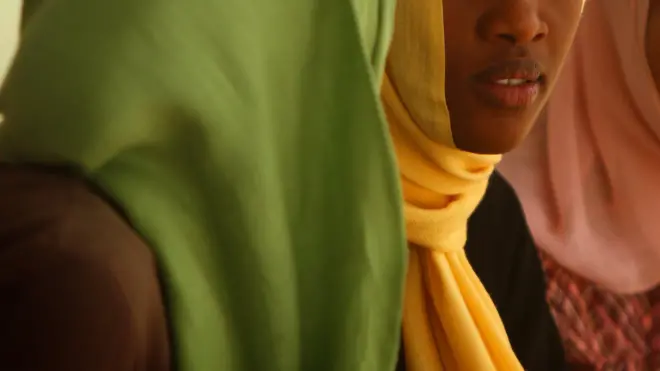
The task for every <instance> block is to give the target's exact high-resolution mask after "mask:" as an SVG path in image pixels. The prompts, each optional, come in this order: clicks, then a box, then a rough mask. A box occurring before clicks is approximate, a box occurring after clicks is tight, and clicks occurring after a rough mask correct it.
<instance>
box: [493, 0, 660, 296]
mask: <svg viewBox="0 0 660 371" xmlns="http://www.w3.org/2000/svg"><path fill="white" fill-rule="evenodd" d="M648 14H649V0H597V1H587V4H586V7H585V10H584V16H583V19H582V21H581V25H580V28H579V30H578V33H577V36H576V40H575V44H574V46H573V49H572V52H571V54H570V55H569V57H568V59H567V60H566V64H565V66H564V69H563V70H562V73H561V75H560V77H559V79H558V82H557V85H556V86H555V90H554V91H553V94H552V97H551V98H550V101H549V103H548V106H547V117H546V118H547V120H544V121H543V122H540V123H539V124H538V125H537V126H536V127H535V128H534V130H533V132H532V133H531V134H530V136H529V137H528V138H527V140H526V142H525V143H523V145H522V146H521V147H519V148H518V149H516V150H515V151H513V152H512V153H510V154H508V155H507V156H505V158H504V160H503V162H502V165H501V166H500V170H501V172H502V174H503V175H504V176H505V177H506V178H507V179H508V180H509V181H510V182H511V183H512V185H513V187H514V188H515V190H516V192H517V193H518V196H519V197H520V199H521V201H522V204H523V207H524V209H525V213H526V215H527V220H528V223H529V225H530V229H531V231H532V234H533V235H534V238H535V240H536V243H537V244H538V246H539V247H540V248H541V249H542V250H544V251H546V252H547V253H549V254H550V255H551V256H552V257H553V258H554V259H555V260H556V261H557V262H559V263H560V264H561V265H562V266H564V267H566V268H568V269H569V270H571V271H573V272H577V273H579V274H580V275H581V276H583V277H585V278H587V279H588V280H590V281H592V282H595V283H597V284H599V285H601V286H605V287H607V288H609V289H610V290H612V291H615V292H620V293H634V292H639V291H644V290H648V289H651V288H652V287H654V286H656V285H658V284H659V283H660V269H658V267H660V228H658V219H659V218H660V214H658V212H659V210H660V197H657V194H658V184H660V167H659V165H658V164H660V145H658V144H659V143H660V95H659V94H658V91H657V90H656V86H655V83H654V80H653V76H652V74H651V70H650V68H649V65H648V63H647V58H646V51H645V35H646V25H647V18H648Z"/></svg>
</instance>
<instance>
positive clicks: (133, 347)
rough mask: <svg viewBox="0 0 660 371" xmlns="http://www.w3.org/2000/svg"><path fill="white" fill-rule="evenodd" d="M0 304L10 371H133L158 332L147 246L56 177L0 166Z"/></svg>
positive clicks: (87, 193) (70, 179)
mask: <svg viewBox="0 0 660 371" xmlns="http://www.w3.org/2000/svg"><path fill="white" fill-rule="evenodd" d="M0 298H2V299H1V300H2V305H1V306H0V322H2V324H1V325H0V327H2V328H3V332H2V335H0V363H2V365H1V366H0V367H2V368H5V367H8V368H9V369H13V370H20V371H22V370H33V371H41V370H57V371H59V370H68V371H78V370H80V371H83V370H90V369H94V370H99V371H104V370H108V371H116V370H133V369H134V367H135V364H136V363H139V362H141V360H140V358H141V357H142V355H141V354H142V353H143V352H144V351H145V348H146V347H148V343H149V342H150V341H151V340H150V339H148V336H149V335H148V333H149V332H151V331H153V329H151V328H152V327H153V325H151V323H154V321H156V322H161V324H162V326H161V327H163V328H164V327H165V324H164V322H165V321H164V314H163V311H164V310H163V307H162V302H161V298H160V289H159V286H158V279H157V271H156V266H155V262H154V259H153V257H152V255H151V253H150V251H149V249H148V247H147V246H146V244H145V243H144V242H143V241H141V239H140V238H139V236H137V235H136V234H135V233H134V232H133V230H132V229H131V228H130V226H129V225H128V224H127V223H126V222H125V221H124V219H123V218H122V217H121V215H120V214H119V213H118V212H117V211H115V210H114V209H113V208H112V207H110V206H109V205H108V203H107V202H105V201H104V200H103V199H102V198H100V197H98V196H97V195H96V194H95V193H94V192H92V191H91V190H90V189H89V188H88V186H87V185H86V183H85V182H84V181H81V180H80V179H78V178H77V177H75V176H70V175H64V174H63V173H62V172H61V171H55V172H51V171H49V170H45V169H38V170H35V169H28V168H17V167H13V166H8V165H0ZM154 308H156V310H154ZM158 308H160V310H159V309H158ZM155 317H160V320H158V319H154V318H155ZM163 336H164V334H163Z"/></svg>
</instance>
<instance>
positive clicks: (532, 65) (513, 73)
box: [476, 59, 544, 83]
mask: <svg viewBox="0 0 660 371" xmlns="http://www.w3.org/2000/svg"><path fill="white" fill-rule="evenodd" d="M476 77H477V79H479V80H480V81H483V82H486V83H494V82H496V81H498V80H508V79H522V80H528V81H531V82H541V81H542V80H543V77H544V74H543V67H542V66H541V64H540V63H539V62H537V61H535V60H533V59H510V60H506V61H502V62H498V63H495V64H492V65H490V67H488V68H486V69H485V70H483V71H482V72H480V73H478V74H477V75H476Z"/></svg>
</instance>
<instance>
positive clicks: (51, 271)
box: [0, 246, 135, 371]
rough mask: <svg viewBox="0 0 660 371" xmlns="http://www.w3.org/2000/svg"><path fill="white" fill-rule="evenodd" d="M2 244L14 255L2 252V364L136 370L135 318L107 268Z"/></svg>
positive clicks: (53, 369)
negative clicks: (15, 248) (9, 248)
mask: <svg viewBox="0 0 660 371" xmlns="http://www.w3.org/2000/svg"><path fill="white" fill-rule="evenodd" d="M5 247H6V246H5ZM3 250H4V252H5V253H8V254H14V255H15V256H13V257H9V256H7V255H5V256H4V257H0V260H1V261H2V262H0V271H3V273H0V329H1V330H0V369H2V370H11V371H91V370H94V371H132V370H134V368H135V357H134V356H135V354H134V353H135V352H134V350H135V347H134V344H133V343H134V336H133V335H134V334H133V328H132V327H133V326H132V324H133V322H132V319H131V313H130V310H129V306H128V303H127V301H126V298H125V296H124V294H123V292H122V291H121V289H120V287H119V285H118V284H117V282H116V280H115V277H114V275H113V274H110V272H109V271H108V270H106V269H105V268H104V267H103V266H102V265H98V264H95V263H94V262H93V261H91V262H90V261H87V260H86V259H80V258H78V257H76V256H67V255H63V254H50V253H46V251H47V250H41V249H38V248H37V249H34V248H31V247H30V246H21V249H20V250H22V251H19V250H13V249H12V250H13V251H7V249H3ZM39 251H42V252H44V253H39ZM9 264H11V266H9Z"/></svg>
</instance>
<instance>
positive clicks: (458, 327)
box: [382, 0, 522, 371]
mask: <svg viewBox="0 0 660 371" xmlns="http://www.w3.org/2000/svg"><path fill="white" fill-rule="evenodd" d="M444 48H445V47H444V27H443V12H442V1H440V0H415V1H412V0H403V1H399V2H398V5H397V20H396V26H395V32H394V39H393V43H392V46H391V50H390V55H389V57H388V66H387V73H386V77H385V82H384V85H383V91H382V99H383V104H384V107H385V111H386V114H387V117H388V120H389V123H390V131H391V134H392V138H393V142H394V147H395V150H396V154H397V157H398V160H399V167H400V171H401V181H402V184H403V193H404V198H405V216H406V228H407V233H408V241H409V243H410V262H409V267H408V276H407V282H406V298H405V304H404V314H403V338H404V344H405V350H406V363H407V366H408V368H409V370H411V371H517V370H522V366H521V365H520V363H519V361H518V360H517V358H516V356H515V354H514V352H513V350H512V349H511V346H510V344H509V340H508V337H507V334H506V331H505V330H504V326H503V325H502V322H501V319H500V318H499V315H498V313H497V309H496V308H495V305H494V304H493V302H492V300H491V299H490V297H489V295H488V293H487V292H486V290H485V289H484V287H483V285H482V284H481V282H480V281H479V278H478V277H477V276H476V274H475V273H474V271H473V270H472V267H471V266H470V264H469V262H468V260H467V257H466V255H465V252H464V250H463V247H464V245H465V241H466V236H467V220H468V217H469V216H470V214H472V212H473V211H474V209H475V208H476V207H477V205H478V203H479V201H480V200H481V198H482V197H483V195H484V193H485V191H486V187H487V185H488V178H489V177H490V175H491V173H492V172H493V169H494V166H495V164H497V162H498V161H499V159H500V156H499V155H476V154H472V153H467V152H463V151H460V150H458V149H456V148H455V146H454V144H453V141H452V139H451V127H450V124H449V113H448V110H447V105H446V101H445V94H444V86H445V85H444V84H445V81H444V80H445V79H444V73H445V71H444V65H445V60H444V50H445V49H444ZM430 132H432V133H433V134H434V137H436V138H440V141H441V143H438V142H434V141H432V140H430V139H429V137H428V136H427V135H426V134H425V133H430Z"/></svg>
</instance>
